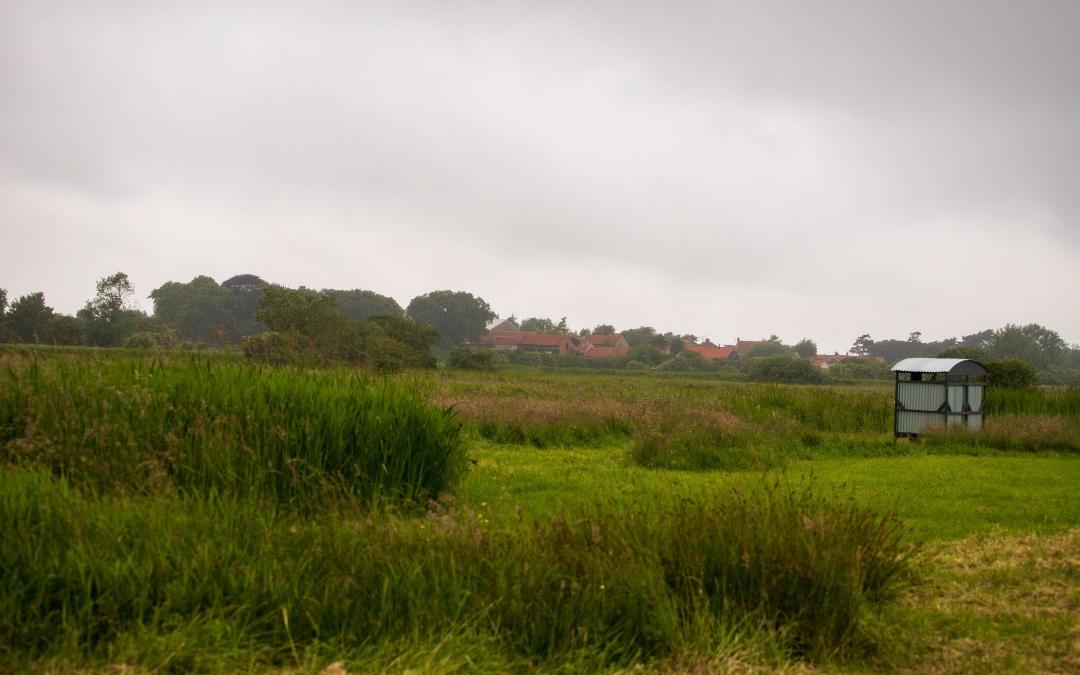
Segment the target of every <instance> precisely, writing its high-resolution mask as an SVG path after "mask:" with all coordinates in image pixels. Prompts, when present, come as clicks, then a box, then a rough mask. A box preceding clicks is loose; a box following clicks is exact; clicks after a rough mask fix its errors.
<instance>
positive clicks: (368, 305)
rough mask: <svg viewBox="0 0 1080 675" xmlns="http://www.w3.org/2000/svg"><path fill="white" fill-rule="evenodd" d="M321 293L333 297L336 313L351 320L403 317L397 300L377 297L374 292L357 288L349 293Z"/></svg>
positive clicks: (403, 313) (325, 290) (326, 290)
mask: <svg viewBox="0 0 1080 675" xmlns="http://www.w3.org/2000/svg"><path fill="white" fill-rule="evenodd" d="M322 292H323V293H324V294H326V295H332V296H334V302H335V307H336V308H337V311H339V312H341V313H342V314H344V315H345V316H347V317H349V318H352V319H363V318H364V317H366V316H371V315H373V314H385V315H387V316H396V317H403V316H405V310H403V309H401V305H399V304H398V303H397V300H394V299H393V298H391V297H389V296H386V295H379V294H378V293H376V292H375V291H365V290H361V289H359V288H357V289H353V290H351V291H339V290H335V289H332V288H327V289H324V290H323V291H322Z"/></svg>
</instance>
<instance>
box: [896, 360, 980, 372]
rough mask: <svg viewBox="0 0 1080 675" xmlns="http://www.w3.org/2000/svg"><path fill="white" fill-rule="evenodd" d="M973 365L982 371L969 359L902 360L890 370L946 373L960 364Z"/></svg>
mask: <svg viewBox="0 0 1080 675" xmlns="http://www.w3.org/2000/svg"><path fill="white" fill-rule="evenodd" d="M964 362H969V363H973V364H975V365H977V366H979V367H980V368H982V369H983V370H986V369H985V368H983V365H982V364H981V363H979V362H978V361H972V360H971V359H922V358H915V359H904V360H903V361H901V362H900V363H897V364H896V365H895V366H893V367H892V368H891V370H892V371H893V372H901V373H948V372H951V371H952V369H953V368H955V367H957V366H958V365H960V364H961V363H964Z"/></svg>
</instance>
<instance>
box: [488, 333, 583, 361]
mask: <svg viewBox="0 0 1080 675" xmlns="http://www.w3.org/2000/svg"><path fill="white" fill-rule="evenodd" d="M478 346H479V347H481V348H483V349H517V350H520V351H523V352H547V353H549V354H559V355H560V356H565V355H566V354H567V352H569V351H571V350H572V349H574V338H573V337H571V336H569V335H565V334H557V333H530V332H528V331H521V330H491V331H488V334H487V335H484V336H483V337H481V338H480V342H479V345H478Z"/></svg>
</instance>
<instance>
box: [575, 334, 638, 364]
mask: <svg viewBox="0 0 1080 675" xmlns="http://www.w3.org/2000/svg"><path fill="white" fill-rule="evenodd" d="M578 351H579V352H581V353H582V354H583V355H584V356H585V358H587V359H604V358H612V357H618V356H626V355H627V354H629V353H630V343H628V342H627V341H626V338H624V337H623V336H622V335H620V334H618V333H612V334H610V335H586V336H584V337H582V338H581V341H580V343H579V344H578Z"/></svg>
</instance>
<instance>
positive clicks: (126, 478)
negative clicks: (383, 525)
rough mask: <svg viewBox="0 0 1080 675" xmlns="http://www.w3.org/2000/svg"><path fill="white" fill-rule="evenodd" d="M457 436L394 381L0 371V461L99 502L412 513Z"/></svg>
mask: <svg viewBox="0 0 1080 675" xmlns="http://www.w3.org/2000/svg"><path fill="white" fill-rule="evenodd" d="M464 452H465V451H464V443H463V438H462V434H461V430H460V424H459V423H458V421H457V420H456V419H455V416H454V414H453V413H452V412H450V411H444V410H441V409H439V408H437V407H435V406H433V405H431V404H429V403H427V402H426V401H424V400H422V399H421V398H420V397H419V396H418V395H416V394H414V393H411V392H410V391H408V390H406V389H405V388H404V387H402V386H400V385H399V384H397V383H395V382H393V381H387V380H380V379H373V378H370V377H368V376H365V375H363V374H360V373H357V372H355V371H349V370H327V371H320V372H304V371H297V370H284V369H281V370H275V369H268V368H260V367H255V366H249V365H245V364H240V363H228V362H223V361H209V360H206V359H203V358H201V357H197V356H190V357H172V358H166V359H154V358H133V357H127V356H113V357H110V358H102V359H74V358H72V359H67V358H52V359H39V358H34V357H30V358H22V359H15V360H11V361H8V362H7V363H6V364H5V365H4V366H2V367H0V461H2V462H3V463H5V464H19V465H36V466H42V467H47V468H48V469H50V470H52V471H53V472H55V473H58V474H62V475H65V476H67V477H69V478H70V479H71V480H72V481H73V482H75V483H77V484H79V485H83V486H87V487H89V488H91V489H93V490H95V491H98V492H103V493H104V492H134V493H156V492H169V491H178V492H181V493H196V494H204V495H205V494H211V493H216V494H226V495H237V496H261V497H269V498H272V499H275V500H278V501H283V502H296V503H304V502H305V501H308V500H312V499H322V498H324V497H326V496H338V495H350V496H353V497H358V498H361V499H370V498H374V497H380V498H381V497H387V498H392V499H398V498H404V499H412V500H420V501H422V500H423V498H425V496H428V495H438V494H439V493H441V492H442V491H444V490H446V489H447V488H448V487H449V486H450V485H451V484H452V483H453V482H454V481H455V480H456V479H457V477H458V476H459V475H460V474H461V472H462V471H463V469H464V465H465V463H466V459H465V456H464Z"/></svg>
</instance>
